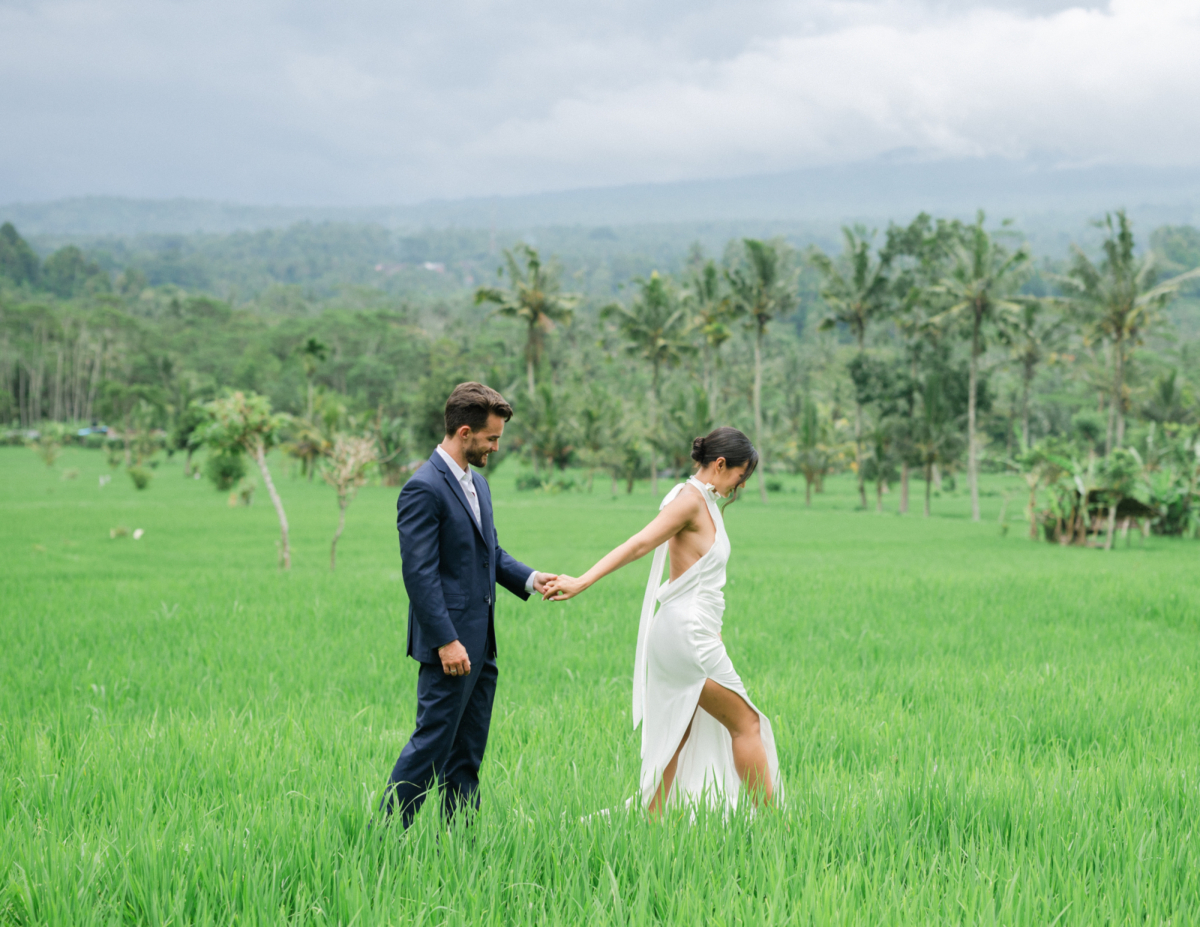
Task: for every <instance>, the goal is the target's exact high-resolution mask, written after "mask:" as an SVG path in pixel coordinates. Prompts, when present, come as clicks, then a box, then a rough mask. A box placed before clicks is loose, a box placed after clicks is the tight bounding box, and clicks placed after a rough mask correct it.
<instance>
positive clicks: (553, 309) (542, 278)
mask: <svg viewBox="0 0 1200 927" xmlns="http://www.w3.org/2000/svg"><path fill="white" fill-rule="evenodd" d="M518 256H519V257H520V258H522V259H523V261H524V264H525V266H524V267H523V268H522V267H521V264H520V263H519V262H518ZM505 270H507V271H508V279H509V283H510V285H511V286H510V289H507V290H503V289H499V288H498V287H486V286H481V287H480V288H479V289H477V290H476V291H475V304H476V305H479V304H480V303H495V304H496V307H497V308H496V314H497V315H502V316H505V317H506V318H510V319H519V320H521V321H522V322H524V323H525V327H526V336H525V376H526V379H527V381H528V386H529V401H530V402H537V388H536V384H535V381H534V371H536V370H537V368H538V366H539V365H540V364H541V362H542V352H543V351H544V350H545V347H546V333H547V332H548V331H550V330H552V329H553V328H554V326H555V325H559V324H562V325H569V324H570V323H571V317H572V314H573V311H574V309H575V307H576V306H577V305H578V304H579V301H580V299H581V297H580V296H579V295H578V294H575V293H560V292H559V281H558V274H557V273H555V272H554V269H553V267H543V265H542V259H541V258H540V257H539V256H538V253H537V250H536V249H534V248H531V247H530V246H529V245H526V244H519V245H517V246H516V247H515V248H511V249H505V251H504V266H503V267H501V268H499V269H498V270H497V271H496V274H497V276H501V277H502V276H504V272H505Z"/></svg>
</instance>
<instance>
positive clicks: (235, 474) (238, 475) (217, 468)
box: [204, 450, 247, 492]
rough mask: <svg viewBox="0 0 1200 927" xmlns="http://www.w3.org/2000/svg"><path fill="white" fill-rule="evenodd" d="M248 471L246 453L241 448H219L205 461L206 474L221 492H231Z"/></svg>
mask: <svg viewBox="0 0 1200 927" xmlns="http://www.w3.org/2000/svg"><path fill="white" fill-rule="evenodd" d="M246 473H247V467H246V455H245V454H244V453H242V452H241V451H239V450H219V451H216V452H215V453H210V454H209V455H208V457H207V458H206V459H205V461H204V475H205V476H206V477H207V478H208V480H209V482H211V483H212V484H213V486H215V487H216V488H217V490H218V491H220V492H229V490H231V489H233V487H234V486H236V485H237V484H238V483H239V482H240V481H241V479H242V478H243V477H244V476H245V475H246Z"/></svg>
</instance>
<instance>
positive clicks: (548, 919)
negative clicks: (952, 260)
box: [0, 448, 1200, 925]
mask: <svg viewBox="0 0 1200 927" xmlns="http://www.w3.org/2000/svg"><path fill="white" fill-rule="evenodd" d="M275 457H277V455H275ZM273 466H274V467H275V468H276V477H277V482H278V485H279V488H280V493H281V495H282V496H283V499H284V503H285V505H286V506H287V511H288V516H289V519H290V521H291V524H292V537H293V554H292V558H293V564H294V566H293V569H292V571H291V572H290V573H288V574H284V573H280V572H279V571H278V570H277V569H276V563H275V542H276V539H277V536H278V527H277V524H276V522H275V516H274V512H273V511H272V509H271V507H270V504H269V502H268V501H267V500H266V499H265V498H256V499H255V501H254V504H253V505H251V506H250V507H248V508H247V507H245V506H233V507H231V506H230V505H228V504H227V502H226V498H225V496H224V495H222V494H219V493H217V492H215V491H214V490H213V489H212V488H211V487H210V486H209V485H208V484H207V483H205V482H202V481H194V480H185V479H183V477H182V463H181V461H180V460H179V459H178V458H176V459H175V460H174V461H172V462H169V463H166V464H164V465H163V466H162V467H160V468H159V469H158V470H157V471H156V473H155V476H154V479H153V481H152V483H151V485H150V487H149V488H148V489H147V490H145V491H143V492H138V491H136V490H135V489H134V487H133V485H132V483H131V482H130V480H129V479H128V478H127V477H126V476H125V474H124V473H122V472H120V471H117V472H116V473H114V474H112V476H113V478H112V481H111V482H110V483H109V484H108V485H105V486H101V485H100V483H101V481H100V477H102V476H105V475H109V474H110V472H111V471H110V470H109V469H108V467H107V465H106V464H105V462H104V458H103V455H102V454H101V453H99V452H88V451H84V450H80V449H75V450H70V451H68V452H66V453H65V454H64V455H63V457H62V458H61V459H60V460H59V462H58V464H57V466H55V467H54V468H53V469H49V468H47V467H46V466H45V465H43V464H42V462H41V461H40V460H39V459H38V458H37V457H36V456H35V455H34V454H33V453H31V452H30V451H28V450H26V449H23V448H0V520H2V523H3V531H2V532H0V556H2V557H3V564H4V567H3V571H2V575H0V602H2V605H0V609H2V611H0V777H2V779H0V822H2V828H3V829H2V831H0V889H2V894H0V923H3V924H14V925H15V924H20V925H32V924H55V925H57V924H70V925H90V924H97V925H99V924H139V925H140V924H179V925H183V924H231V923H239V924H242V923H244V924H283V923H288V924H360V925H373V924H397V925H401V924H404V925H416V924H421V925H426V924H428V925H437V924H543V923H552V924H581V923H585V922H586V923H588V924H607V923H611V924H635V923H636V924H641V923H646V924H649V923H663V924H699V923H704V924H828V923H836V924H863V925H883V924H959V923H961V924H1060V925H1067V924H1096V923H1109V924H1168V923H1170V924H1187V923H1196V922H1200V835H1198V834H1197V828H1198V825H1200V711H1198V709H1197V706H1200V678H1198V674H1197V670H1198V667H1200V584H1198V583H1197V566H1198V564H1200V544H1197V543H1196V542H1189V541H1178V540H1170V539H1163V538H1156V537H1155V538H1150V539H1149V540H1146V541H1143V540H1142V539H1141V538H1140V537H1138V538H1136V539H1134V540H1133V541H1132V543H1131V544H1130V545H1129V546H1126V543H1125V542H1120V543H1119V544H1118V545H1117V547H1116V549H1115V550H1113V551H1110V552H1104V551H1100V550H1085V549H1078V548H1059V547H1052V546H1048V545H1046V544H1040V543H1032V542H1030V541H1029V540H1028V538H1027V536H1026V534H1027V530H1026V526H1025V524H1024V523H1023V522H1022V521H1020V520H1019V519H1020V511H1021V509H1022V503H1023V497H1022V495H1021V486H1022V484H1020V483H1019V481H1011V480H1008V479H1007V478H1004V477H1001V476H989V477H986V478H985V484H984V489H985V495H984V503H985V506H984V520H983V522H982V523H980V524H972V523H971V522H970V521H969V520H968V519H967V518H966V512H967V511H968V504H967V500H966V495H965V487H962V486H961V484H960V490H959V491H958V492H956V493H955V492H950V491H945V492H943V493H941V494H940V495H939V497H938V498H935V499H934V515H935V517H933V518H931V519H928V520H925V519H923V518H921V517H920V515H919V513H918V514H915V515H908V516H904V517H900V516H897V515H896V514H895V508H896V493H895V492H893V493H892V494H891V495H889V496H888V497H885V499H886V505H887V507H888V508H889V511H888V512H887V513H885V514H882V515H879V514H876V513H875V512H873V511H868V512H862V511H857V510H856V509H855V501H856V496H855V494H854V491H853V486H852V485H851V482H850V480H849V478H838V479H834V480H831V481H830V484H829V489H828V491H827V492H826V493H824V494H822V495H820V496H817V497H815V499H814V504H813V507H812V508H811V509H806V508H805V505H804V495H803V486H802V484H801V485H799V486H797V485H795V484H793V483H792V482H790V481H789V480H788V478H784V480H783V482H784V489H783V491H781V492H778V493H774V494H772V496H771V500H770V504H769V505H768V506H766V507H764V506H763V505H761V504H760V503H759V501H758V499H757V496H756V494H755V493H747V494H746V495H745V498H743V499H742V500H741V501H739V502H738V503H737V504H736V505H735V506H733V507H732V508H731V509H729V511H728V512H727V517H726V521H727V526H728V529H729V533H730V536H731V539H732V542H733V547H734V554H733V559H732V561H731V564H730V571H729V585H728V586H727V588H726V602H727V611H726V616H725V634H724V636H725V640H726V643H727V645H728V647H729V649H730V653H731V656H732V658H733V660H734V663H735V665H736V666H737V668H738V670H739V672H740V673H741V675H742V678H743V679H744V680H745V682H746V685H747V687H748V688H749V690H750V692H751V694H752V695H753V697H754V699H755V701H756V703H757V704H758V705H759V706H760V707H761V708H762V709H763V710H764V711H765V712H766V713H767V714H769V715H770V717H771V719H772V724H773V726H774V729H775V735H776V739H777V743H778V747H779V753H780V760H781V764H782V767H783V770H784V775H785V776H786V781H787V790H788V804H787V806H786V807H784V808H780V809H769V810H766V811H762V812H760V813H758V814H757V815H755V816H751V815H749V814H745V813H740V814H738V815H736V816H735V817H733V818H732V819H730V820H722V819H720V818H714V817H709V816H706V815H704V814H701V815H699V816H698V817H697V819H696V820H695V821H694V822H693V821H691V820H689V819H687V818H686V817H683V818H679V819H675V818H672V819H669V820H666V821H663V822H652V821H648V820H646V819H645V818H644V817H643V816H641V815H640V814H638V813H626V812H624V811H623V810H617V811H614V812H613V813H612V814H611V815H610V816H609V817H607V818H597V817H592V818H590V819H587V820H581V819H583V818H585V816H587V815H589V814H591V812H594V811H597V810H599V809H602V808H614V809H620V808H623V805H624V801H625V799H626V798H628V797H629V796H630V795H632V794H634V791H635V788H636V782H637V770H638V763H639V760H638V746H639V739H638V737H639V735H638V734H637V733H636V732H634V731H633V730H632V728H631V725H630V719H629V695H630V673H631V668H632V663H633V646H634V639H635V636H636V630H637V627H636V625H637V614H638V609H639V606H640V601H641V592H642V588H643V587H644V584H645V580H646V570H647V569H648V563H647V562H642V563H638V564H635V565H633V566H632V567H629V568H627V569H626V570H625V571H623V572H622V573H620V574H618V575H616V576H614V577H611V578H609V579H608V580H606V581H604V582H603V583H601V584H600V585H598V586H597V587H595V588H593V589H592V590H590V591H589V592H587V593H585V594H584V595H583V596H582V597H580V598H579V599H577V600H575V601H572V602H570V603H566V604H565V605H552V604H548V603H541V602H533V601H531V602H529V603H522V602H520V601H519V600H517V599H516V598H514V597H511V596H508V595H506V594H503V593H501V597H500V603H499V611H498V617H497V624H498V636H499V649H500V654H499V663H500V683H499V690H498V694H497V701H496V708H495V713H494V717H493V723H492V733H491V740H490V743H489V748H488V755H487V758H486V760H485V765H484V770H483V776H482V778H483V785H482V790H483V807H482V810H481V812H480V814H479V815H478V817H477V818H476V820H475V821H474V822H473V824H472V825H471V826H469V827H460V826H454V827H451V828H449V829H447V828H446V827H444V826H443V825H442V824H441V823H440V821H439V820H438V818H437V816H436V812H435V810H434V803H431V804H430V805H429V806H427V808H426V811H424V812H422V814H421V815H420V816H419V817H418V820H417V822H416V824H415V826H414V827H413V828H412V829H411V830H410V831H409V832H407V833H404V832H401V831H400V830H399V828H394V827H393V828H385V827H381V826H380V825H379V823H378V822H373V821H372V818H373V812H374V808H375V806H376V803H377V802H378V798H379V794H380V790H381V788H382V786H383V784H384V782H385V780H386V776H387V774H388V772H389V770H390V768H391V765H392V763H393V762H394V761H395V758H396V755H397V754H398V752H399V750H400V748H401V747H402V746H403V744H404V742H405V740H406V739H407V737H408V735H409V733H410V732H411V726H412V722H413V713H414V708H415V697H414V692H415V679H416V665H415V664H414V663H412V661H410V660H408V659H406V657H405V656H404V653H405V622H406V599H405V595H404V586H403V583H402V581H401V575H400V558H399V552H398V546H397V542H396V533H395V526H394V521H395V508H394V505H395V496H396V493H397V490H396V489H394V488H387V487H382V486H370V487H367V488H365V489H363V490H362V491H361V492H360V494H359V496H358V498H357V500H356V501H355V502H354V503H353V504H352V506H351V507H350V510H349V513H348V518H347V527H346V532H345V535H344V536H343V538H342V540H341V542H340V543H339V547H338V569H337V572H336V573H333V574H331V573H330V571H329V567H328V559H329V558H328V544H329V540H330V537H331V536H332V534H333V530H334V527H335V525H336V517H337V510H336V503H335V500H334V496H333V492H332V490H330V489H329V487H327V486H324V485H322V484H321V483H320V482H319V481H318V482H316V483H308V482H306V481H304V480H303V479H302V478H300V477H298V476H296V477H292V478H289V477H288V476H286V475H284V469H285V468H284V464H283V462H282V461H280V460H278V459H273ZM513 468H515V464H514V463H512V462H509V463H506V464H503V465H502V466H501V467H500V468H499V470H498V471H497V472H496V473H495V474H494V475H492V476H491V479H492V485H493V494H494V497H495V502H496V518H497V523H498V527H499V531H500V539H501V543H502V544H503V545H504V546H505V547H506V549H508V550H509V551H510V552H511V553H513V554H514V556H517V557H518V558H520V559H522V560H524V561H525V562H527V563H529V564H530V565H531V566H534V567H536V568H538V569H542V570H548V571H564V572H571V573H578V572H579V571H582V570H583V569H585V568H586V567H587V566H588V565H590V564H591V563H592V562H593V560H594V559H595V558H597V557H598V556H599V555H600V554H602V553H604V552H605V551H606V550H607V549H608V548H609V547H611V546H612V545H614V544H616V543H617V542H619V541H621V540H623V539H624V538H625V537H626V536H628V535H629V534H630V533H632V532H633V531H634V530H636V529H637V528H638V527H640V526H641V525H642V524H644V522H645V521H646V520H647V519H648V518H649V517H651V515H652V514H653V513H654V511H655V510H656V507H657V500H656V499H654V498H653V497H652V496H651V494H650V491H649V488H648V486H646V485H645V484H639V485H638V486H637V488H636V490H635V492H634V494H633V495H629V496H627V495H625V494H624V493H623V492H622V493H621V494H620V495H618V496H617V497H616V498H613V497H612V496H610V494H609V492H608V490H607V482H606V481H604V480H601V479H599V478H597V481H596V489H595V491H594V492H593V493H592V494H590V495H589V494H586V493H572V492H566V493H561V494H557V495H550V494H544V493H519V492H517V491H516V490H515V488H514V487H515V477H516V471H515V469H513ZM68 471H76V474H75V476H74V478H65V477H66V476H67V474H68ZM920 488H921V484H919V483H918V484H915V485H914V503H917V507H918V512H919V490H920ZM666 489H667V485H666V484H664V485H662V486H660V492H665V491H666ZM263 495H264V494H263V493H261V492H260V493H259V496H263ZM1006 498H1007V500H1008V501H1007V504H1006V501H1005V500H1006ZM1002 507H1004V510H1005V512H1006V516H1007V519H1008V520H1007V521H1006V522H1005V523H1004V524H1001V522H1000V520H999V519H1000V515H1001V509H1002ZM138 529H140V530H141V532H142V534H141V535H140V536H139V537H138V539H136V540H135V539H134V534H135V532H136V531H137V530H138Z"/></svg>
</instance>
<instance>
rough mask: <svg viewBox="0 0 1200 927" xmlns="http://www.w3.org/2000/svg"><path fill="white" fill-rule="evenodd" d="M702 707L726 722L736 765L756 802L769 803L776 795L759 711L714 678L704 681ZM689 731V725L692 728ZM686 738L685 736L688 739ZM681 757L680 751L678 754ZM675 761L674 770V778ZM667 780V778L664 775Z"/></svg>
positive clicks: (672, 771) (701, 694)
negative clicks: (731, 739) (768, 764)
mask: <svg viewBox="0 0 1200 927" xmlns="http://www.w3.org/2000/svg"><path fill="white" fill-rule="evenodd" d="M700 707H701V708H703V709H704V710H705V711H707V712H708V713H709V714H710V715H712V716H713V717H714V718H716V719H717V720H718V721H720V722H721V723H722V724H723V725H725V729H726V730H727V731H729V736H730V737H732V738H733V765H734V768H736V769H737V774H738V777H739V778H740V779H741V780H742V782H743V783H745V785H746V791H747V792H749V793H750V795H751V797H752V798H753V799H754V803H755V804H756V805H760V804H763V803H764V802H770V800H771V796H772V795H773V794H774V791H775V790H774V785H773V783H772V782H771V771H770V769H769V768H768V766H767V750H766V747H764V746H763V742H762V732H761V730H760V725H759V721H758V712H757V711H755V710H754V709H753V708H751V707H750V706H749V705H748V704H747V703H746V700H745V699H744V698H742V697H741V696H740V695H738V694H737V693H736V692H733V691H731V690H729V689H726V688H725V687H724V686H723V685H721V684H720V683H718V682H715V681H713V680H712V679H706V680H705V681H704V688H703V690H701V692H700ZM689 730H690V728H689ZM685 739H686V738H685ZM676 756H678V754H676ZM674 762H675V761H674V760H672V761H671V763H672V767H671V773H672V778H674V772H675V770H674ZM663 778H664V781H665V779H666V777H665V776H664V777H663Z"/></svg>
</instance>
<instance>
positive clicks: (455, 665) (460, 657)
mask: <svg viewBox="0 0 1200 927" xmlns="http://www.w3.org/2000/svg"><path fill="white" fill-rule="evenodd" d="M438 656H439V657H441V658H442V672H443V673H445V674H446V675H447V676H466V675H468V674H469V673H470V672H471V658H470V657H468V656H467V648H466V647H464V646H463V645H462V644H461V643H460V642H459V641H451V642H450V643H448V644H442V646H441V647H439V648H438Z"/></svg>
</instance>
